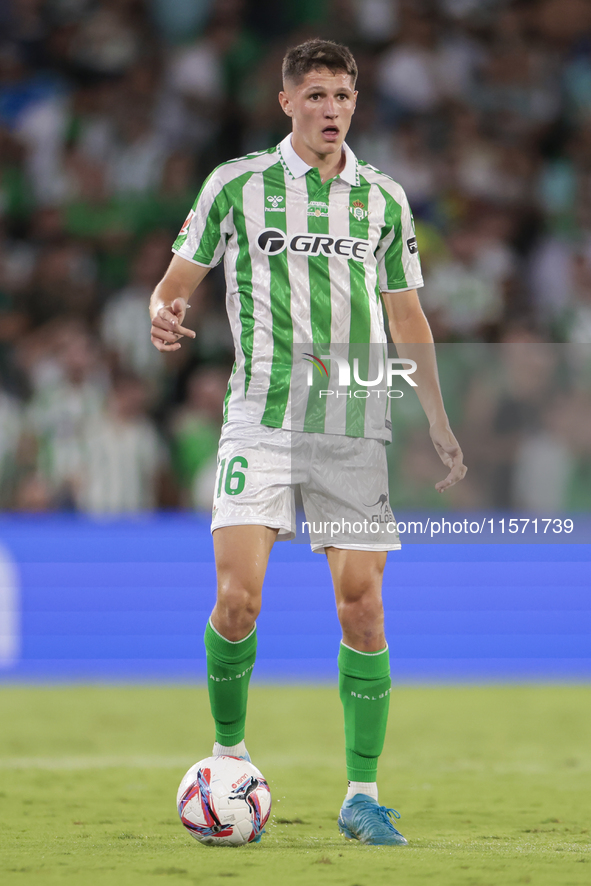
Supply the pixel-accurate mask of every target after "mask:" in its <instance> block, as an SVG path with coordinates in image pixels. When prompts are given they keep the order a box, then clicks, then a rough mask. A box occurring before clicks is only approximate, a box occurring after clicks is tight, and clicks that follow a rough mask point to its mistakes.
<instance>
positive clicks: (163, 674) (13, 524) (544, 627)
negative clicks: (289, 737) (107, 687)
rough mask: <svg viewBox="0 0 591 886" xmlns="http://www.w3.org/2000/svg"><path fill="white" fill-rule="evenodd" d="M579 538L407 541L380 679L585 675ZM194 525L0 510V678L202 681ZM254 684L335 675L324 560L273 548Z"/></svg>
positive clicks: (204, 558) (208, 574)
mask: <svg viewBox="0 0 591 886" xmlns="http://www.w3.org/2000/svg"><path fill="white" fill-rule="evenodd" d="M590 561H591V546H589V545H584V544H570V545H569V544H552V545H547V544H521V545H503V544H499V545H495V544H475V543H472V544H447V545H444V544H416V543H415V544H409V545H404V546H403V549H402V551H399V552H396V553H392V554H391V555H390V556H389V561H388V565H387V567H386V575H385V581H384V603H385V609H386V626H387V637H388V642H389V645H390V650H391V658H392V671H393V676H394V679H395V680H399V681H408V680H429V681H432V680H454V679H461V680H480V679H486V680H506V679H588V678H589V677H591V602H590V594H589V586H590V584H591V582H590V575H591V568H590V566H591V562H590ZM214 596H215V570H214V564H213V552H212V542H211V536H210V533H209V521H208V520H207V519H206V518H204V517H201V516H199V515H160V516H146V517H139V518H128V519H117V520H92V519H88V518H80V517H75V516H72V517H68V516H59V517H56V516H51V517H24V516H23V517H10V518H9V517H3V518H2V519H0V679H1V680H4V681H11V680H31V681H36V682H38V681H44V680H50V681H53V680H130V681H131V680H184V681H193V680H203V679H204V678H205V667H204V666H205V659H204V650H203V643H202V636H203V630H204V626H205V623H206V620H207V617H208V615H209V612H210V610H211V607H212V605H213V601H214ZM258 628H259V630H258V636H259V656H258V661H257V666H256V669H255V679H263V680H284V679H286V680H306V681H314V680H326V679H329V680H330V679H333V678H335V677H336V655H337V651H338V643H339V639H340V634H339V627H338V622H337V618H336V611H335V604H334V598H333V594H332V590H331V582H330V575H329V571H328V567H327V564H326V560H325V557H324V556H322V555H318V554H312V553H311V552H310V549H309V547H308V546H307V545H303V544H291V543H289V542H284V543H279V544H277V545H275V548H274V550H273V553H272V555H271V561H270V564H269V569H268V573H267V578H266V582H265V587H264V593H263V612H262V614H261V616H260V618H259V620H258Z"/></svg>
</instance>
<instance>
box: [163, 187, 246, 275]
mask: <svg viewBox="0 0 591 886" xmlns="http://www.w3.org/2000/svg"><path fill="white" fill-rule="evenodd" d="M232 224H233V221H232V208H231V206H230V204H229V202H228V199H227V196H226V194H225V191H224V187H223V182H222V180H221V175H220V174H219V170H218V169H215V170H214V171H213V172H212V173H211V175H210V176H209V178H207V179H206V180H205V182H204V184H203V187H202V188H201V191H200V192H199V194H198V196H197V199H196V200H195V203H194V204H193V207H192V209H191V211H190V212H189V215H188V216H187V218H186V219H185V223H184V224H183V226H182V228H181V229H180V231H179V234H178V237H177V238H176V240H175V241H174V243H173V245H172V251H173V252H175V253H176V254H177V255H180V256H181V258H186V259H188V260H189V261H192V262H195V264H198V265H202V266H203V267H205V268H214V267H215V266H216V265H218V264H219V263H220V262H221V260H222V257H223V255H224V252H225V249H226V243H227V240H228V237H229V235H230V234H231V233H232Z"/></svg>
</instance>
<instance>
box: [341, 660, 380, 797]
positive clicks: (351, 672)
mask: <svg viewBox="0 0 591 886" xmlns="http://www.w3.org/2000/svg"><path fill="white" fill-rule="evenodd" d="M390 687H391V681H390V656H389V654H388V649H387V648H386V649H381V650H380V651H379V652H358V651H357V650H356V649H351V648H350V647H349V646H345V644H344V643H341V648H340V651H339V694H340V696H341V701H342V703H343V711H344V714H345V754H346V760H347V778H348V779H349V781H365V782H372V781H375V780H376V777H377V772H378V757H379V756H380V754H381V753H382V748H383V747H384V738H385V736H386V724H387V722H388V708H389V706H390Z"/></svg>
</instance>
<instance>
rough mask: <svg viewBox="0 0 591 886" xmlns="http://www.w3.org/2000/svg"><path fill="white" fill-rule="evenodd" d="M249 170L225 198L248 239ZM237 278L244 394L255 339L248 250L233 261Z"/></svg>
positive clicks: (249, 378)
mask: <svg viewBox="0 0 591 886" xmlns="http://www.w3.org/2000/svg"><path fill="white" fill-rule="evenodd" d="M250 176H251V173H246V174H245V175H241V176H240V177H239V178H236V179H234V181H232V182H231V183H230V184H229V185H228V186H227V191H228V200H229V202H230V203H231V205H232V206H233V207H234V224H235V226H236V232H237V235H238V237H239V238H242V239H243V241H244V242H246V243H248V237H247V236H246V223H245V219H244V207H243V198H244V193H243V191H244V185H245V184H246V182H247V181H248V180H249V179H250ZM236 280H237V282H238V289H239V291H240V313H239V319H240V348H241V350H242V353H243V354H244V396H246V395H247V394H248V388H249V385H250V380H251V377H252V357H253V341H254V299H253V297H252V262H251V260H250V251H249V250H248V249H241V250H240V252H239V254H238V259H237V261H236Z"/></svg>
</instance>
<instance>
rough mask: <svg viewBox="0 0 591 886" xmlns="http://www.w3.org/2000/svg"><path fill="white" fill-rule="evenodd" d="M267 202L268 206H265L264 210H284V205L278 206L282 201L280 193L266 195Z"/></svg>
mask: <svg viewBox="0 0 591 886" xmlns="http://www.w3.org/2000/svg"><path fill="white" fill-rule="evenodd" d="M267 203H270V204H271V205H270V206H265V212H285V206H280V205H279V204H280V203H283V197H282V196H281V195H280V194H276V195H274V196H271V197H267Z"/></svg>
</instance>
